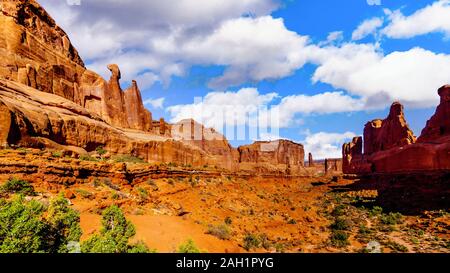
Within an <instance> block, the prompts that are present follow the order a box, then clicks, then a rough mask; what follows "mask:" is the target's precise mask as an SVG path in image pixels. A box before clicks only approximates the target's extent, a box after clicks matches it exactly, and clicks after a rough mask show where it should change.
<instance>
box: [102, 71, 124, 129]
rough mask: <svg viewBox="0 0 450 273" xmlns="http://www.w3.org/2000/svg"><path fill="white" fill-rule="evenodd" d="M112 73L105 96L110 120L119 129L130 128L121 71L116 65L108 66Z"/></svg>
mask: <svg viewBox="0 0 450 273" xmlns="http://www.w3.org/2000/svg"><path fill="white" fill-rule="evenodd" d="M108 69H109V70H110V71H111V78H110V79H109V82H108V84H107V87H108V88H107V92H106V94H105V104H106V105H107V112H108V116H109V118H110V123H111V124H112V125H114V126H117V127H122V128H128V127H129V126H128V120H127V116H126V115H125V113H126V109H125V101H124V98H123V92H122V89H121V88H120V82H119V81H120V78H121V74H120V69H119V66H117V65H116V64H110V65H108Z"/></svg>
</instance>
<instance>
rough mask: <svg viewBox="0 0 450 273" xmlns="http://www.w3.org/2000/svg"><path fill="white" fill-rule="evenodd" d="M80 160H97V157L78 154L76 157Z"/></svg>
mask: <svg viewBox="0 0 450 273" xmlns="http://www.w3.org/2000/svg"><path fill="white" fill-rule="evenodd" d="M78 159H79V160H81V161H91V162H97V161H98V159H97V158H95V157H92V156H90V155H80V157H79V158H78Z"/></svg>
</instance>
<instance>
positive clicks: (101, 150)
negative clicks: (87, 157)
mask: <svg viewBox="0 0 450 273" xmlns="http://www.w3.org/2000/svg"><path fill="white" fill-rule="evenodd" d="M95 151H96V152H97V154H99V155H105V154H106V153H107V152H108V151H107V150H105V147H103V146H98V147H97V149H95Z"/></svg>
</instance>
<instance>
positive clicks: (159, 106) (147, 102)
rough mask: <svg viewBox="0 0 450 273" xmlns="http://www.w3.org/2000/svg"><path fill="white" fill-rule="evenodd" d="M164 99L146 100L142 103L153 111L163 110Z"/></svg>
mask: <svg viewBox="0 0 450 273" xmlns="http://www.w3.org/2000/svg"><path fill="white" fill-rule="evenodd" d="M164 101H165V98H159V99H147V100H145V101H144V104H145V105H151V106H152V107H153V108H154V109H163V107H164Z"/></svg>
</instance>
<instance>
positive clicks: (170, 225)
mask: <svg viewBox="0 0 450 273" xmlns="http://www.w3.org/2000/svg"><path fill="white" fill-rule="evenodd" d="M127 219H129V220H131V222H132V223H133V224H134V225H135V226H136V227H137V230H136V236H135V240H136V241H143V242H145V243H146V244H147V245H148V246H151V248H152V249H156V250H157V251H158V252H163V253H169V252H176V250H177V248H178V246H179V245H180V244H182V243H185V242H186V240H187V238H189V239H192V240H193V241H194V242H195V244H196V245H197V246H198V247H199V248H200V249H201V250H203V251H207V252H209V253H228V252H230V253H240V252H244V250H243V249H242V248H240V247H239V246H237V244H236V243H233V242H230V241H222V240H220V239H218V238H216V237H214V236H211V235H207V234H205V231H204V229H203V228H202V227H201V226H200V225H197V224H194V223H192V222H190V221H188V220H183V219H182V218H180V217H176V216H164V215H127ZM100 221H101V216H100V215H98V214H92V213H81V221H80V222H81V228H82V230H83V233H84V234H83V238H82V240H85V239H86V238H89V236H90V235H91V234H93V233H95V232H96V231H98V230H99V228H100V225H101V224H100Z"/></svg>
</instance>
